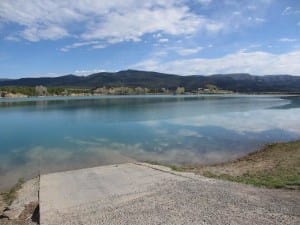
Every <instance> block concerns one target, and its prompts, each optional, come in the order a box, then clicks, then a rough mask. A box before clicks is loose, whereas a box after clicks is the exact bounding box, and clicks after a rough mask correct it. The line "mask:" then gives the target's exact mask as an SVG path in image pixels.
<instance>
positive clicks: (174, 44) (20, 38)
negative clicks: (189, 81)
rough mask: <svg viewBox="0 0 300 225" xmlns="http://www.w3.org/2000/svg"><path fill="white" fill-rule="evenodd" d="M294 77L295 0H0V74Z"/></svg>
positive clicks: (299, 12) (298, 55) (297, 53)
mask: <svg viewBox="0 0 300 225" xmlns="http://www.w3.org/2000/svg"><path fill="white" fill-rule="evenodd" d="M127 69H136V70H148V71H157V72H165V73H172V74H179V75H210V74H220V73H250V74H255V75H269V74H291V75H299V76H300V0H147V1H146V0H76V1H74V0H30V1H28V0H0V78H19V77H53V76H60V75H65V74H76V75H88V74H91V73H96V72H101V71H109V72H114V71H120V70H127Z"/></svg>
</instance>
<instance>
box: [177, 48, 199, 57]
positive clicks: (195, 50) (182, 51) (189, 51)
mask: <svg viewBox="0 0 300 225" xmlns="http://www.w3.org/2000/svg"><path fill="white" fill-rule="evenodd" d="M202 49H203V48H202V47H197V48H179V49H176V52H177V53H178V54H179V55H181V56H186V55H192V54H196V53H198V52H199V51H201V50H202Z"/></svg>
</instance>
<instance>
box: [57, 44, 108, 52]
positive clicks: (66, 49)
mask: <svg viewBox="0 0 300 225" xmlns="http://www.w3.org/2000/svg"><path fill="white" fill-rule="evenodd" d="M89 45H92V47H93V48H100V46H101V47H102V48H104V47H105V46H104V45H101V44H99V41H85V42H76V43H73V44H71V45H67V46H65V47H63V48H61V49H60V50H61V51H63V52H67V51H69V50H70V49H73V48H80V47H83V46H89ZM98 46H99V47H98Z"/></svg>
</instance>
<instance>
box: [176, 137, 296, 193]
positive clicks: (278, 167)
mask: <svg viewBox="0 0 300 225" xmlns="http://www.w3.org/2000/svg"><path fill="white" fill-rule="evenodd" d="M171 168H172V167H171ZM173 169H174V170H177V171H190V172H195V173H198V174H201V175H204V176H206V177H211V178H218V179H223V180H230V181H235V182H241V183H245V184H251V185H255V186H263V187H268V188H288V189H298V190H299V189H300V141H294V142H287V143H274V144H269V145H265V146H264V147H263V148H262V149H260V150H258V151H256V152H253V153H251V154H249V155H247V156H245V157H242V158H240V159H237V160H235V161H232V162H228V163H223V164H218V165H213V166H183V167H178V166H176V167H174V166H173Z"/></svg>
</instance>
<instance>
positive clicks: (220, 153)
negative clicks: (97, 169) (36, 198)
mask: <svg viewBox="0 0 300 225" xmlns="http://www.w3.org/2000/svg"><path fill="white" fill-rule="evenodd" d="M0 126H1V127H0V128H1V129H0V189H4V188H7V187H8V186H10V185H11V184H12V183H14V182H15V181H16V180H17V179H18V178H19V177H25V178H27V177H31V176H34V175H36V174H38V173H39V172H41V173H46V172H51V171H60V170H65V169H74V168H82V167H88V166H97V165H104V164H112V163H121V162H128V161H134V160H155V161H161V162H168V163H204V164H208V163H216V162H221V161H226V160H229V159H233V158H236V157H239V156H241V155H244V154H246V153H248V152H251V151H253V150H255V149H256V148H257V147H259V146H260V145H262V144H264V143H268V142H274V141H287V140H294V139H299V138H300V98H299V97H280V96H239V95H237V96H226V95H225V96H224V95H223V96H222V95H220V96H180V97H178V96H122V97H117V96H110V97H80V98H70V97H69V98H63V97H60V98H29V99H22V100H20V99H19V100H16V99H15V100H8V99H0Z"/></svg>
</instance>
